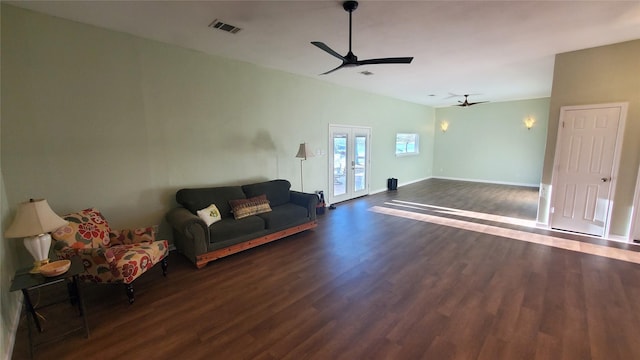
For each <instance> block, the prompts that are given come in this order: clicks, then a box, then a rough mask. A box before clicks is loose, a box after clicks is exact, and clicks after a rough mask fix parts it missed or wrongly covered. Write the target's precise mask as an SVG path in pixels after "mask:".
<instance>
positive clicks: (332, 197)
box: [328, 125, 371, 204]
mask: <svg viewBox="0 0 640 360" xmlns="http://www.w3.org/2000/svg"><path fill="white" fill-rule="evenodd" d="M329 142H330V143H329V149H331V154H332V156H330V157H329V174H331V175H330V179H329V184H330V186H329V196H328V199H329V203H330V204H335V203H337V202H340V201H345V200H350V199H353V198H356V197H360V196H364V195H367V194H369V174H370V169H369V168H370V164H371V161H370V153H371V128H366V127H355V126H343V125H329Z"/></svg>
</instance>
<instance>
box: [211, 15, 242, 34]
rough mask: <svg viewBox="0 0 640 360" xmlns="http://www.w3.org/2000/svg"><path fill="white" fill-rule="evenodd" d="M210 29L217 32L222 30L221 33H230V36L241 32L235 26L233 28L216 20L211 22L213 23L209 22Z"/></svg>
mask: <svg viewBox="0 0 640 360" xmlns="http://www.w3.org/2000/svg"><path fill="white" fill-rule="evenodd" d="M209 27H210V28H213V29H218V30H222V31H226V32H230V33H232V34H235V33H237V32H238V31H240V30H242V29H240V28H239V27H237V26H233V25H230V24H227V23H224V22H222V21H220V20H218V19H215V20H213V22H211V24H209Z"/></svg>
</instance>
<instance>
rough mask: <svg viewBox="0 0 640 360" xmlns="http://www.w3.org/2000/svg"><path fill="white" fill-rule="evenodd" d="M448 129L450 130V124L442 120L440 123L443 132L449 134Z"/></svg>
mask: <svg viewBox="0 0 640 360" xmlns="http://www.w3.org/2000/svg"><path fill="white" fill-rule="evenodd" d="M448 128H449V122H448V121H446V120H442V121H441V122H440V130H442V132H447V129H448Z"/></svg>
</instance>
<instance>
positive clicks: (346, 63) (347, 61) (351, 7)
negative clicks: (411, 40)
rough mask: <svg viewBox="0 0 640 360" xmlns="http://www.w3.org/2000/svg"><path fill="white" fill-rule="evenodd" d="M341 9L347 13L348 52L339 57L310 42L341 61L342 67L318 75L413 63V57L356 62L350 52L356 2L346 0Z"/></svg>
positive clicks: (315, 42) (320, 45)
mask: <svg viewBox="0 0 640 360" xmlns="http://www.w3.org/2000/svg"><path fill="white" fill-rule="evenodd" d="M342 8H343V9H344V10H345V11H347V12H348V13H349V52H348V53H347V55H344V56H342V55H340V54H338V53H337V52H336V51H335V50H333V49H332V48H330V47H328V46H327V45H326V44H325V43H323V42H320V41H312V42H311V44H312V45H315V46H317V47H318V48H320V49H322V50H324V51H325V52H327V53H329V54H331V55H333V56H334V57H336V58H338V59H340V60H342V65H340V66H338V67H337V68H335V69H333V70H329V71H327V72H325V73H322V74H320V75H326V74H330V73H332V72H334V71H336V70H338V69H340V68H343V67H354V66H360V65H372V64H410V63H411V61H413V57H395V58H381V59H367V60H358V57H357V56H355V55H354V54H353V52H352V51H351V35H352V29H353V27H352V25H353V23H352V15H353V12H354V11H355V9H357V8H358V2H357V1H354V0H348V1H345V2H343V3H342Z"/></svg>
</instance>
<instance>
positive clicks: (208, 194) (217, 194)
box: [176, 186, 246, 219]
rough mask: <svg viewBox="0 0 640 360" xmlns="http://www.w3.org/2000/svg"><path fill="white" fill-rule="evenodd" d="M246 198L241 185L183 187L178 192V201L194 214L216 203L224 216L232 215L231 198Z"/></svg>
mask: <svg viewBox="0 0 640 360" xmlns="http://www.w3.org/2000/svg"><path fill="white" fill-rule="evenodd" d="M243 198H246V196H245V195H244V192H242V188H241V187H240V186H221V187H210V188H199V189H181V190H178V192H177V193H176V201H177V202H178V204H180V205H182V206H184V207H185V208H187V209H188V210H189V211H191V213H192V214H194V215H197V213H198V210H200V209H204V208H205V207H207V206H209V205H211V204H215V205H216V207H217V208H218V210H219V211H220V216H222V218H223V219H224V218H228V217H231V206H229V200H234V199H243Z"/></svg>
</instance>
